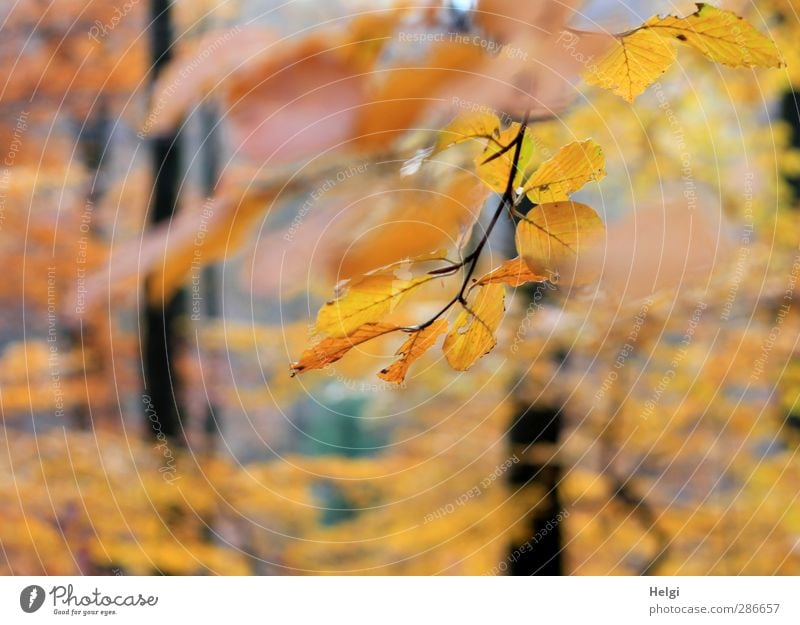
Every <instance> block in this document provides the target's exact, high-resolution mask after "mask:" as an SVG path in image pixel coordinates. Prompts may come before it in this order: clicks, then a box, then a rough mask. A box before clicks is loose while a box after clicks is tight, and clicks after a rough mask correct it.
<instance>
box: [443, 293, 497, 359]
mask: <svg viewBox="0 0 800 625" xmlns="http://www.w3.org/2000/svg"><path fill="white" fill-rule="evenodd" d="M504 312H505V290H504V288H503V287H502V286H501V285H499V284H488V285H486V286H481V287H479V288H478V291H477V295H476V296H475V298H474V301H473V302H472V303H470V305H469V307H468V308H465V309H464V310H463V311H462V312H461V314H460V315H459V316H458V318H457V319H456V322H455V324H454V325H453V328H452V329H451V330H450V332H449V333H448V334H447V336H446V337H445V339H444V354H445V357H446V358H447V362H449V363H450V366H451V367H453V369H456V370H458V371H466V370H467V369H469V368H470V367H471V366H472V365H474V364H475V362H476V361H477V360H478V359H479V358H481V357H482V356H484V355H486V354H488V353H489V352H490V351H492V349H493V348H494V346H495V345H497V339H496V338H495V336H494V333H495V330H497V327H498V326H499V325H500V322H501V321H502V319H503V313H504Z"/></svg>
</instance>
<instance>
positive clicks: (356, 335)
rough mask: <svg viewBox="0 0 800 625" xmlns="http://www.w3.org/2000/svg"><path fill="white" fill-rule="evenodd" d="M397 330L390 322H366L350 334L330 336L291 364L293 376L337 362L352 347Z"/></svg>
mask: <svg viewBox="0 0 800 625" xmlns="http://www.w3.org/2000/svg"><path fill="white" fill-rule="evenodd" d="M395 330H397V326H395V325H392V324H390V323H366V324H364V325H363V326H361V327H360V328H357V329H356V330H355V331H353V332H351V333H350V336H342V337H328V338H326V339H323V340H322V341H320V342H319V343H317V344H316V345H313V346H311V347H309V348H308V349H307V350H305V351H304V352H303V355H302V356H301V357H300V360H299V361H297V362H294V363H292V364H291V372H292V376H295V375H297V374H298V373H303V372H305V371H309V370H311V369H322V368H323V367H327V366H328V365H329V364H331V363H334V362H336V361H337V360H339V359H340V358H341V357H342V356H344V355H345V354H346V353H347V352H349V351H350V350H351V349H353V348H354V347H356V346H357V345H360V344H361V343H365V342H366V341H369V340H371V339H374V338H377V337H379V336H383V335H384V334H388V333H389V332H394V331H395Z"/></svg>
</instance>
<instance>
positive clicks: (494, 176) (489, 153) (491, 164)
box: [475, 122, 534, 193]
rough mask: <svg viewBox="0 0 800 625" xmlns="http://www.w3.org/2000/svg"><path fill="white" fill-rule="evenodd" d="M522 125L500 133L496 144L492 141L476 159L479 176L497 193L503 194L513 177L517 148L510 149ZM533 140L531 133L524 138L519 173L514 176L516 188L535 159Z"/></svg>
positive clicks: (527, 133)
mask: <svg viewBox="0 0 800 625" xmlns="http://www.w3.org/2000/svg"><path fill="white" fill-rule="evenodd" d="M519 128H520V125H519V124H518V123H516V122H515V123H513V124H511V125H510V126H509V127H508V128H506V129H505V130H503V131H502V132H501V133H500V136H499V137H498V139H497V142H496V143H495V142H494V141H492V142H491V143H490V144H489V145H487V146H486V149H485V150H484V151H483V153H482V154H479V155H478V157H477V158H476V159H475V164H476V167H477V172H478V176H479V177H480V179H481V180H483V182H484V183H486V185H487V186H488V187H489V188H490V189H492V191H495V192H497V193H503V192H505V190H506V186H507V185H508V179H509V178H510V176H511V167H512V165H513V163H514V152H515V148H514V147H512V148H510V149H509V148H508V146H509V145H510V144H511V143H513V141H514V139H515V138H516V137H517V135H518V134H519ZM533 147H534V146H533V138H532V137H531V135H530V133H529V132H527V131H526V132H525V134H524V136H523V137H522V148H521V149H520V153H519V160H518V161H517V173H516V175H515V176H514V188H516V187H518V186H519V183H520V181H521V179H522V174H523V172H524V171H525V170H526V169H527V168H528V167H529V164H530V161H531V158H532V157H533Z"/></svg>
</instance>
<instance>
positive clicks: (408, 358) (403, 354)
mask: <svg viewBox="0 0 800 625" xmlns="http://www.w3.org/2000/svg"><path fill="white" fill-rule="evenodd" d="M446 331H447V320H445V319H437V320H436V321H434V322H433V323H432V324H431V325H429V326H428V327H427V328H425V329H423V330H419V331H418V332H414V333H413V334H412V335H411V336H410V337H409V338H408V339H407V340H406V341H405V343H403V344H402V345H401V346H400V349H398V350H397V352H396V353H395V355H396V356H400V359H399V360H396V361H395V362H393V363H392V364H391V365H390V366H388V367H387V368H386V369H384V370H383V371H381V372H380V373H379V374H378V377H379V378H381V379H382V380H386V381H387V382H395V383H400V382H402V381H403V380H405V379H406V374H407V373H408V368H409V367H410V366H411V365H412V364H413V363H414V362H415V361H416V360H417V359H419V358H420V356H422V355H423V354H424V353H425V352H426V351H428V350H429V349H430V348H431V347H433V345H434V343H436V340H437V339H438V338H439V336H440V335H441V334H444V333H445V332H446Z"/></svg>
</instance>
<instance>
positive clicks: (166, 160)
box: [143, 0, 185, 442]
mask: <svg viewBox="0 0 800 625" xmlns="http://www.w3.org/2000/svg"><path fill="white" fill-rule="evenodd" d="M151 17H152V22H151V23H150V26H149V28H150V34H151V50H152V74H151V76H152V79H153V80H155V79H157V78H158V75H159V74H160V73H161V71H162V69H163V68H164V66H165V64H166V63H168V62H169V60H170V58H171V57H172V43H173V32H172V19H171V6H170V1H169V0H152V5H151ZM151 141H152V143H151V155H152V167H153V195H152V197H153V201H152V206H151V220H152V223H153V224H159V223H161V222H164V221H168V220H170V219H171V218H172V216H173V214H174V213H175V206H176V204H177V200H178V188H179V186H180V181H181V179H182V175H181V144H180V140H179V137H178V133H177V132H175V133H174V134H170V135H167V136H159V137H155V138H153V139H152V140H151ZM183 299H184V297H183V294H182V293H178V294H177V295H175V296H174V297H172V298H171V299H170V300H168V301H165V302H163V304H162V305H155V304H145V306H146V309H145V311H144V317H145V321H146V325H145V329H144V338H143V343H144V346H143V347H144V350H145V367H144V387H145V393H146V394H147V395H149V397H150V400H151V402H152V410H153V411H154V413H155V416H151V417H150V418H148V419H147V424H146V426H147V428H148V430H149V431H150V432H151V433H152V434H153V435H154V436H157V435H158V434H159V432H163V433H164V435H165V436H168V437H170V438H173V439H175V440H177V441H180V442H183V427H182V424H181V407H180V405H179V401H178V397H179V392H178V391H179V389H178V383H179V380H177V379H176V376H175V375H174V371H175V367H174V365H173V358H174V355H175V349H176V344H177V329H176V323H177V320H178V318H179V316H180V315H181V314H182V313H183V311H184V308H185V305H184V302H183ZM155 419H157V421H156V420H155Z"/></svg>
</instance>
